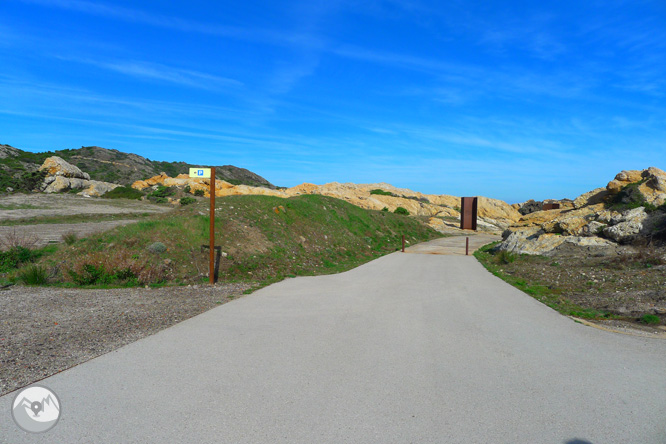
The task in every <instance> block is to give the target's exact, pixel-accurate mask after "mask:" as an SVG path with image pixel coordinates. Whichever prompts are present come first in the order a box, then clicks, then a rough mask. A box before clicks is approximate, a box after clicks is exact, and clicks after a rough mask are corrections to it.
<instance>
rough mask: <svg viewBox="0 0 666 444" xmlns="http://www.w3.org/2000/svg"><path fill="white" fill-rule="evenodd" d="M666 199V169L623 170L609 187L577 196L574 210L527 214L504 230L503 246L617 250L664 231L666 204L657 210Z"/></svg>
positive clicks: (523, 250) (548, 251) (528, 250)
mask: <svg viewBox="0 0 666 444" xmlns="http://www.w3.org/2000/svg"><path fill="white" fill-rule="evenodd" d="M664 202H666V173H664V171H662V170H660V169H658V168H655V167H650V168H648V169H646V170H642V171H637V170H631V171H622V172H620V173H619V174H617V175H616V176H615V179H613V180H612V181H610V182H609V183H608V185H607V186H606V187H604V188H597V189H594V190H592V191H589V192H587V193H584V194H582V195H581V196H579V197H578V198H576V199H575V200H574V201H573V208H566V207H564V208H560V209H557V210H548V211H534V212H529V213H527V214H525V215H524V216H522V217H521V218H520V220H519V221H518V222H517V223H515V224H512V225H511V226H510V227H508V229H507V230H505V231H504V233H503V238H504V241H503V242H502V244H500V246H499V249H500V250H506V251H511V252H514V253H520V254H542V255H552V254H556V253H557V252H558V251H559V250H560V249H562V248H563V247H567V248H568V247H571V246H576V245H577V246H579V247H584V248H586V249H587V250H588V251H593V252H596V253H599V254H601V253H603V252H606V253H609V252H613V251H617V248H618V247H619V245H627V244H633V243H636V242H646V241H650V240H651V239H652V237H653V236H654V235H655V234H658V235H664V234H666V207H660V208H659V209H658V210H655V208H656V207H658V206H659V205H664ZM527 203H529V201H528V202H527ZM632 207H634V208H632Z"/></svg>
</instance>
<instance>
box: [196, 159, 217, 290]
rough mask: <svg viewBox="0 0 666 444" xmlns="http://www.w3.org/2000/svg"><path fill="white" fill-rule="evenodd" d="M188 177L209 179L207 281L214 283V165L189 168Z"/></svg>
mask: <svg viewBox="0 0 666 444" xmlns="http://www.w3.org/2000/svg"><path fill="white" fill-rule="evenodd" d="M190 177H195V178H199V179H210V191H209V194H210V230H209V241H208V246H209V254H210V256H209V260H208V282H210V284H211V285H215V167H212V168H190Z"/></svg>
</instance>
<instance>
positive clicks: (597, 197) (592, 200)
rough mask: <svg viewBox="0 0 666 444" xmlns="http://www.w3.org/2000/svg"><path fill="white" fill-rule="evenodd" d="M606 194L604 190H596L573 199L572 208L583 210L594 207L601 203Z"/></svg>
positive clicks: (606, 191)
mask: <svg viewBox="0 0 666 444" xmlns="http://www.w3.org/2000/svg"><path fill="white" fill-rule="evenodd" d="M608 194H609V193H608V190H607V189H606V188H596V189H594V190H592V191H588V192H587V193H583V194H581V195H580V196H578V197H577V198H575V199H574V201H573V207H574V208H583V207H585V206H588V205H596V204H598V203H601V202H603V201H604V200H605V199H606V197H607V196H608Z"/></svg>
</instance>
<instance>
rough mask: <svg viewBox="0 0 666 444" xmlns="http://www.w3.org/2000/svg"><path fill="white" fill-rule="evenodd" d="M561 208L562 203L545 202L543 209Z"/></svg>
mask: <svg viewBox="0 0 666 444" xmlns="http://www.w3.org/2000/svg"><path fill="white" fill-rule="evenodd" d="M559 209H560V204H559V203H545V204H543V210H544V211H546V210H559Z"/></svg>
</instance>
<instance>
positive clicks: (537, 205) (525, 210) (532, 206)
mask: <svg viewBox="0 0 666 444" xmlns="http://www.w3.org/2000/svg"><path fill="white" fill-rule="evenodd" d="M518 207H519V208H517V210H518V212H519V213H520V214H522V215H523V216H524V215H526V214H530V213H534V212H536V211H541V210H542V209H543V202H537V201H535V200H534V199H530V200H528V201H526V202H523V203H521V204H518ZM514 208H515V207H514Z"/></svg>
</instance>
